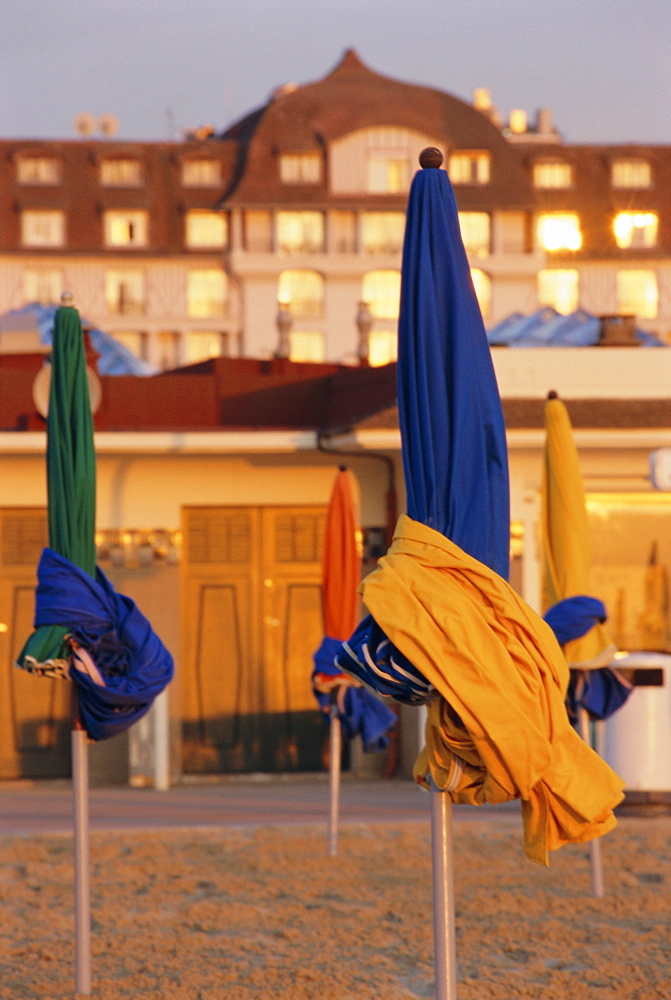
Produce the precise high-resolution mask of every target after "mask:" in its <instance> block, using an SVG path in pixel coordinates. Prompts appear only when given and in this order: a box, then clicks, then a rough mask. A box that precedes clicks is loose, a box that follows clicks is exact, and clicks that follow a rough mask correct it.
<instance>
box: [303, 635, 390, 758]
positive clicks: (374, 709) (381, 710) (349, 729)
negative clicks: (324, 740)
mask: <svg viewBox="0 0 671 1000" xmlns="http://www.w3.org/2000/svg"><path fill="white" fill-rule="evenodd" d="M340 645H341V644H340V640H339V639H332V638H330V637H329V636H325V637H324V639H323V640H322V644H321V646H320V647H319V649H318V650H317V651H316V652H315V654H314V670H313V673H312V677H313V683H314V679H315V675H318V674H321V675H322V676H328V677H333V678H334V687H333V689H332V690H331V691H330V692H327V691H320V690H318V689H317V688H316V687H314V688H313V690H314V693H315V697H316V699H317V701H318V702H319V706H320V708H321V710H322V711H323V712H324V713H328V712H329V710H330V707H331V705H332V703H333V697H334V695H335V692H336V691H337V688H338V687H339V685H338V682H337V677H338V675H339V674H341V673H342V671H341V670H340V669H339V668H338V666H337V665H336V663H335V662H334V657H335V654H336V652H337V651H338V650H339V649H340ZM341 704H342V708H341ZM336 705H337V707H338V718H339V719H340V724H341V726H342V730H343V735H344V736H345V737H346V738H348V739H351V738H352V737H354V736H357V735H358V736H361V742H362V744H363V748H364V750H365V751H366V753H371V752H373V751H377V750H384V749H385V747H386V746H388V744H389V739H388V736H387V733H388V732H389V730H390V729H391V728H392V727H393V726H394V725H395V724H396V715H395V714H394V712H392V711H391V709H390V708H388V707H387V706H386V705H384V704H383V703H382V702H381V701H379V699H378V698H376V697H375V696H374V695H372V694H371V693H370V692H369V691H367V690H366V689H365V688H360V687H352V686H351V685H349V686H347V688H346V690H345V697H344V701H343V702H342V703H340V702H338V701H336ZM329 719H330V716H329Z"/></svg>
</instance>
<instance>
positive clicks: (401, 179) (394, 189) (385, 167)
mask: <svg viewBox="0 0 671 1000" xmlns="http://www.w3.org/2000/svg"><path fill="white" fill-rule="evenodd" d="M409 186H410V163H409V162H408V158H407V156H400V155H399V154H398V153H397V152H393V153H384V152H380V151H377V150H376V151H375V152H371V153H369V154H368V157H367V160H366V190H367V191H368V192H369V193H370V194H405V192H406V191H407V190H408V187H409Z"/></svg>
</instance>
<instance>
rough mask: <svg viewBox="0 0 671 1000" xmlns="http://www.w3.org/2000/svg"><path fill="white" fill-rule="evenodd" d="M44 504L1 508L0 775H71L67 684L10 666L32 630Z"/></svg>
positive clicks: (43, 537)
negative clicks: (34, 506)
mask: <svg viewBox="0 0 671 1000" xmlns="http://www.w3.org/2000/svg"><path fill="white" fill-rule="evenodd" d="M46 543H47V517H46V511H45V510H44V509H43V508H24V507H22V508H5V509H3V510H1V511H0V778H22V777H24V778H56V777H69V775H70V737H69V733H70V684H69V683H68V682H67V681H63V680H51V679H47V678H42V677H33V676H31V675H30V674H27V673H26V672H25V671H24V670H19V669H18V667H15V666H14V662H15V660H16V658H17V656H18V654H19V652H20V651H21V649H22V647H23V644H24V643H25V641H26V639H27V638H28V636H29V635H30V633H31V632H32V630H33V615H34V610H35V584H36V582H37V581H36V576H35V570H36V567H37V563H38V560H39V558H40V554H41V552H42V549H43V547H44V546H45V545H46Z"/></svg>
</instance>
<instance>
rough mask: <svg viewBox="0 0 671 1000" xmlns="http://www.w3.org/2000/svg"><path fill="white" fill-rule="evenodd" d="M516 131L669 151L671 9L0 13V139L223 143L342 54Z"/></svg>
mask: <svg viewBox="0 0 671 1000" xmlns="http://www.w3.org/2000/svg"><path fill="white" fill-rule="evenodd" d="M349 47H353V48H355V49H356V50H357V51H358V53H359V55H360V57H361V58H362V59H363V61H364V62H365V63H367V64H368V65H369V66H370V67H371V68H372V69H375V70H376V71H378V72H380V73H382V74H384V75H386V76H391V77H395V78H397V79H401V80H406V81H409V82H415V83H422V84H426V85H429V86H432V87H436V88H438V89H440V90H446V91H448V92H450V93H452V94H455V95H456V96H458V97H461V98H463V99H465V100H468V101H470V99H471V96H472V91H473V89H474V88H475V87H488V88H489V89H490V90H491V92H492V98H493V101H494V104H495V105H496V107H497V108H498V110H499V111H500V112H501V113H502V114H503V115H504V116H506V117H507V115H508V112H509V111H510V110H511V109H513V108H524V109H525V110H526V111H527V112H529V115H530V116H531V117H533V116H534V115H535V112H536V110H537V109H538V108H539V107H549V108H551V109H552V111H553V113H554V119H555V124H556V126H557V128H558V129H559V130H560V132H561V133H562V134H563V135H564V136H565V138H566V139H567V140H569V141H572V142H626V141H628V140H632V141H637V142H652V143H671V0H0V137H3V138H8V137H15V136H16V137H31V138H39V137H44V138H58V137H60V138H71V137H74V135H75V132H74V126H73V121H74V119H75V116H76V115H77V114H78V113H79V112H82V111H86V112H89V113H91V114H92V115H94V116H95V117H96V118H98V117H99V116H100V115H101V114H103V113H105V112H109V113H112V114H114V115H115V116H116V117H117V118H118V120H119V125H120V127H119V137H120V138H129V139H148V140H153V139H166V138H179V136H180V135H181V131H182V129H183V128H193V127H196V126H198V125H202V124H205V123H211V124H213V125H214V126H215V127H216V129H217V130H220V129H222V128H223V127H224V126H225V125H226V124H228V123H230V122H231V121H232V120H234V119H235V118H237V117H240V116H241V115H243V114H245V113H246V112H247V111H251V110H252V109H254V108H255V107H258V106H259V105H260V104H263V103H265V101H266V99H267V97H268V95H269V93H270V91H271V90H272V89H273V88H274V87H275V86H277V85H278V84H281V83H286V82H289V81H295V82H298V83H307V82H309V81H311V80H316V79H319V78H320V77H322V76H324V75H325V74H326V73H327V72H328V71H329V70H330V69H331V68H332V67H333V66H334V65H335V64H336V63H337V62H338V61H339V59H340V58H341V56H342V53H343V51H344V50H345V49H346V48H349Z"/></svg>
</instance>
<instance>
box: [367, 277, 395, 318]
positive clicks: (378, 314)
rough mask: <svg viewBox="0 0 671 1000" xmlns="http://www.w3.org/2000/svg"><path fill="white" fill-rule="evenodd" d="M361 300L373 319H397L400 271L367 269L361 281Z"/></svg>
mask: <svg viewBox="0 0 671 1000" xmlns="http://www.w3.org/2000/svg"><path fill="white" fill-rule="evenodd" d="M361 301H362V302H367V303H368V305H369V307H370V311H371V315H372V316H373V317H375V319H393V320H397V319H398V310H399V305H400V301H401V272H400V271H368V273H367V274H364V276H363V280H362V282H361Z"/></svg>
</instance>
